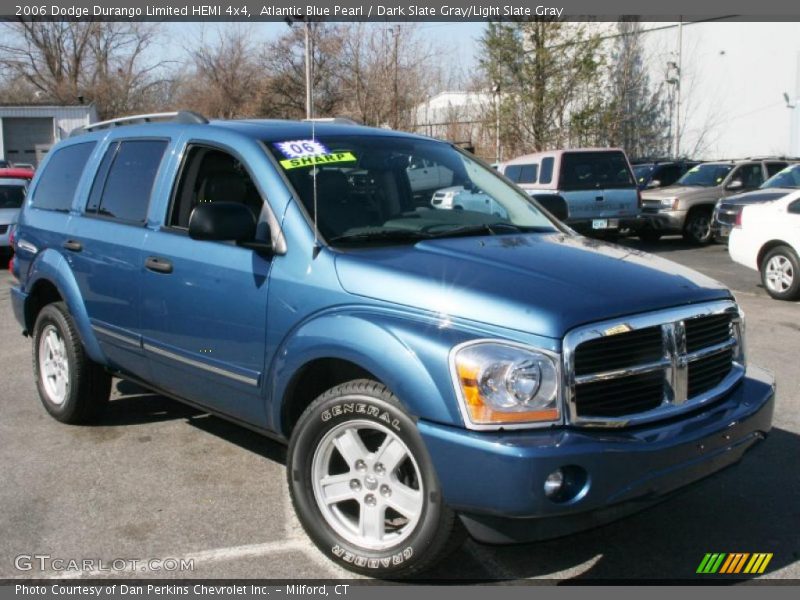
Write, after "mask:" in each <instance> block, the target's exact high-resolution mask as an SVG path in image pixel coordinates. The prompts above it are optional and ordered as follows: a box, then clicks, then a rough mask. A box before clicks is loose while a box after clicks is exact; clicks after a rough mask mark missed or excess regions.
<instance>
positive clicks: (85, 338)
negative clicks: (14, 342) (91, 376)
mask: <svg viewBox="0 0 800 600" xmlns="http://www.w3.org/2000/svg"><path fill="white" fill-rule="evenodd" d="M43 280H44V281H47V282H49V283H51V284H53V285H54V286H55V287H56V289H57V290H58V293H59V294H60V295H61V297H62V298H63V299H64V302H66V304H67V308H68V309H69V312H70V314H71V315H72V320H73V321H74V322H75V327H76V329H77V330H78V336H79V337H80V339H81V343H82V344H83V347H84V349H85V350H86V354H88V355H89V358H91V359H92V360H93V361H95V362H98V363H101V364H103V363H105V356H104V355H103V352H102V350H100V345H99V344H98V343H97V338H96V337H95V335H94V332H93V331H92V327H91V324H90V322H89V314H88V313H87V312H86V306H85V305H84V303H83V299H82V297H81V292H80V289H79V288H78V282H77V281H76V280H75V276H74V275H73V273H72V269H71V268H70V266H69V264H68V263H67V261H66V260H65V259H64V257H63V256H61V254H59V253H58V252H57V251H56V250H53V249H52V248H47V249H45V250H43V251H42V252H40V253H39V254H38V255H37V256H36V258H35V259H34V262H33V264H32V265H31V267H30V270H29V271H28V277H27V279H26V280H25V290H24V291H25V292H26V293H28V294H31V292H32V291H33V290H35V289H36V285H37V283H38V282H40V281H43ZM31 298H32V295H29V296H28V302H31ZM25 314H26V316H27V314H28V307H27V306H26V307H25ZM27 328H28V329H29V330H32V329H33V323H29V324H28V327H27Z"/></svg>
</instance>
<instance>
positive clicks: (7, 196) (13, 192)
mask: <svg viewBox="0 0 800 600" xmlns="http://www.w3.org/2000/svg"><path fill="white" fill-rule="evenodd" d="M23 200H25V187H24V186H21V185H3V180H2V179H0V210H2V209H4V208H19V207H20V206H22V201H23Z"/></svg>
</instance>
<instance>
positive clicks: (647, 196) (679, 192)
mask: <svg viewBox="0 0 800 600" xmlns="http://www.w3.org/2000/svg"><path fill="white" fill-rule="evenodd" d="M721 195H722V192H721V191H720V188H719V187H700V186H694V185H669V186H667V187H664V188H660V189H656V190H647V191H645V192H642V199H643V200H661V199H662V198H678V199H680V200H684V199H695V198H705V197H709V198H712V199H713V200H716V199H717V198H719V197H720V196H721Z"/></svg>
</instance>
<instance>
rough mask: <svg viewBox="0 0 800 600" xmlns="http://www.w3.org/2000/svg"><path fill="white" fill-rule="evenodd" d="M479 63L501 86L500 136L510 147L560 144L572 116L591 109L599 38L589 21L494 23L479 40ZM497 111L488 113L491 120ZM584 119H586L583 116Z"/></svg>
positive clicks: (566, 137) (567, 136)
mask: <svg viewBox="0 0 800 600" xmlns="http://www.w3.org/2000/svg"><path fill="white" fill-rule="evenodd" d="M480 44H481V47H482V50H483V52H482V56H483V57H482V58H481V60H480V65H481V68H482V70H483V72H484V74H485V77H486V79H487V80H488V81H489V82H490V83H491V85H492V86H493V87H495V86H496V87H498V88H499V90H500V92H499V98H500V100H499V103H500V106H499V110H500V121H501V138H502V140H503V146H504V147H505V148H506V150H507V151H510V152H512V153H518V152H522V151H531V150H543V149H546V148H550V147H560V146H563V145H565V144H567V143H568V141H569V139H570V133H571V132H570V127H571V126H572V125H575V124H579V121H576V122H575V123H572V122H571V118H572V117H573V116H575V115H580V114H581V113H582V112H583V111H585V110H586V109H587V106H589V105H590V104H589V103H588V100H587V98H588V97H590V96H591V94H590V93H588V92H587V90H589V91H591V90H592V89H593V88H596V87H598V84H599V81H600V66H601V60H600V55H599V54H598V52H597V49H598V47H599V44H600V38H599V36H598V35H597V34H596V33H592V32H591V31H590V28H589V26H588V25H587V24H586V23H566V22H563V21H559V20H557V19H551V18H537V19H535V20H533V21H525V22H491V23H489V26H488V28H487V31H486V33H485V34H484V36H483V38H481V41H480ZM490 117H491V119H493V118H494V114H492V115H491V116H490V115H487V121H489V120H490ZM582 120H585V119H582Z"/></svg>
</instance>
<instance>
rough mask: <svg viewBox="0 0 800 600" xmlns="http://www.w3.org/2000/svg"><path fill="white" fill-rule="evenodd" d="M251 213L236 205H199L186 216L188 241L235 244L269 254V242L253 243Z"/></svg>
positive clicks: (253, 231)
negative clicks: (187, 218) (190, 239)
mask: <svg viewBox="0 0 800 600" xmlns="http://www.w3.org/2000/svg"><path fill="white" fill-rule="evenodd" d="M255 236H256V219H255V217H254V216H253V212H252V211H251V210H250V209H249V208H247V207H246V206H245V205H244V204H239V203H238V202H211V203H208V204H199V205H197V206H196V207H195V208H194V210H192V214H191V215H190V216H189V237H190V238H192V239H193V240H207V241H216V242H236V243H237V244H238V245H239V246H244V247H246V248H252V249H253V250H257V251H261V252H271V250H272V248H271V244H270V243H269V242H261V241H257V240H256V239H255Z"/></svg>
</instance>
